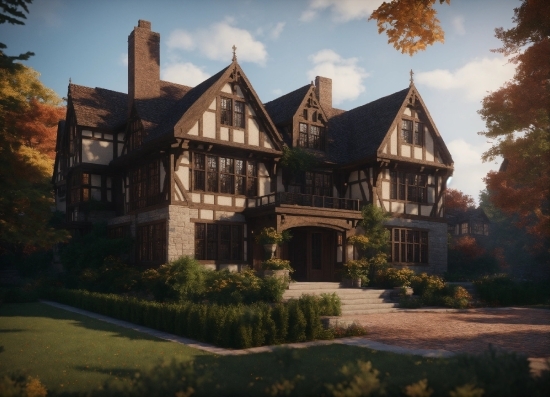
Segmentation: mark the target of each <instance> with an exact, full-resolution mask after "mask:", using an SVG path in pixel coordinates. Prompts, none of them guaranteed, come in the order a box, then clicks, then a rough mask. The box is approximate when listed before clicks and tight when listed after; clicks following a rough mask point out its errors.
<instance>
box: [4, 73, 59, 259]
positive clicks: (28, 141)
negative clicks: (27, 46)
mask: <svg viewBox="0 0 550 397" xmlns="http://www.w3.org/2000/svg"><path fill="white" fill-rule="evenodd" d="M0 81H1V82H2V83H1V84H0V254H11V255H15V256H16V257H20V256H21V255H23V254H24V253H28V252H30V251H33V250H35V249H38V248H48V247H51V246H52V245H53V244H55V243H56V242H59V241H64V240H65V239H66V237H67V235H66V232H64V231H62V230H58V229H56V228H54V227H52V225H51V223H50V220H51V218H52V212H51V206H52V205H53V195H52V186H51V183H50V178H51V175H52V168H53V159H52V155H53V150H52V144H53V141H52V139H53V136H54V134H55V127H54V125H56V124H57V121H58V120H59V117H62V116H63V113H64V107H61V106H59V105H60V104H61V99H60V98H59V97H58V96H57V95H56V94H55V92H54V91H53V90H51V89H49V88H47V87H45V86H44V85H43V84H42V83H41V82H40V80H39V74H38V73H37V72H36V71H34V70H33V69H31V68H28V67H26V66H23V65H20V66H19V67H17V68H15V69H11V68H0ZM33 134H36V136H33Z"/></svg>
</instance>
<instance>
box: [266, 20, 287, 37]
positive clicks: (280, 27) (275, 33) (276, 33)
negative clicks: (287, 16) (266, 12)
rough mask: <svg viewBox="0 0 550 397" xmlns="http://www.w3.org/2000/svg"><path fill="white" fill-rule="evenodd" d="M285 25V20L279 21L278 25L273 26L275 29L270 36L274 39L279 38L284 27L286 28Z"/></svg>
mask: <svg viewBox="0 0 550 397" xmlns="http://www.w3.org/2000/svg"><path fill="white" fill-rule="evenodd" d="M285 25H286V23H285V22H279V23H277V25H275V27H274V28H273V30H271V33H270V34H269V36H270V37H271V38H272V39H273V40H276V39H278V38H279V36H280V35H281V33H282V32H283V29H284V27H285Z"/></svg>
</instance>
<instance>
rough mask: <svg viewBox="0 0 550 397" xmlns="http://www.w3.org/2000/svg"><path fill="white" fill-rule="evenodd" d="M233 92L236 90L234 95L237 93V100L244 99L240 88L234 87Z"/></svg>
mask: <svg viewBox="0 0 550 397" xmlns="http://www.w3.org/2000/svg"><path fill="white" fill-rule="evenodd" d="M235 90H236V93H237V96H238V97H239V98H244V94H243V90H241V87H240V86H238V85H236V86H235Z"/></svg>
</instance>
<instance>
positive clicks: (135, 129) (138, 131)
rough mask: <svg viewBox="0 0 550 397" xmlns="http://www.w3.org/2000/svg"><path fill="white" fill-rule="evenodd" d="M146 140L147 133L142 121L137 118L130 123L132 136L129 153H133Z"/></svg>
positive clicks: (129, 141)
mask: <svg viewBox="0 0 550 397" xmlns="http://www.w3.org/2000/svg"><path fill="white" fill-rule="evenodd" d="M144 138H145V131H144V129H143V125H142V124H141V121H140V120H139V119H138V118H137V117H136V118H134V119H133V120H132V121H131V122H130V136H129V138H128V151H129V152H131V151H133V150H135V149H137V148H138V147H140V146H141V144H142V142H143V139H144Z"/></svg>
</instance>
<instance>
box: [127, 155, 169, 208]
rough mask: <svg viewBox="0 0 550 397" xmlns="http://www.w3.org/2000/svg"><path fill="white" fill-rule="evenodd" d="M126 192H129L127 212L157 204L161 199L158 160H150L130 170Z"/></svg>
mask: <svg viewBox="0 0 550 397" xmlns="http://www.w3.org/2000/svg"><path fill="white" fill-rule="evenodd" d="M127 190H128V192H129V199H128V203H127V212H132V211H136V210H139V209H142V208H146V207H150V206H153V205H156V204H159V203H160V202H161V199H162V192H161V191H160V160H159V159H155V160H151V161H148V162H146V163H144V164H141V165H140V166H138V167H135V168H132V169H130V170H129V172H128V186H127Z"/></svg>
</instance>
